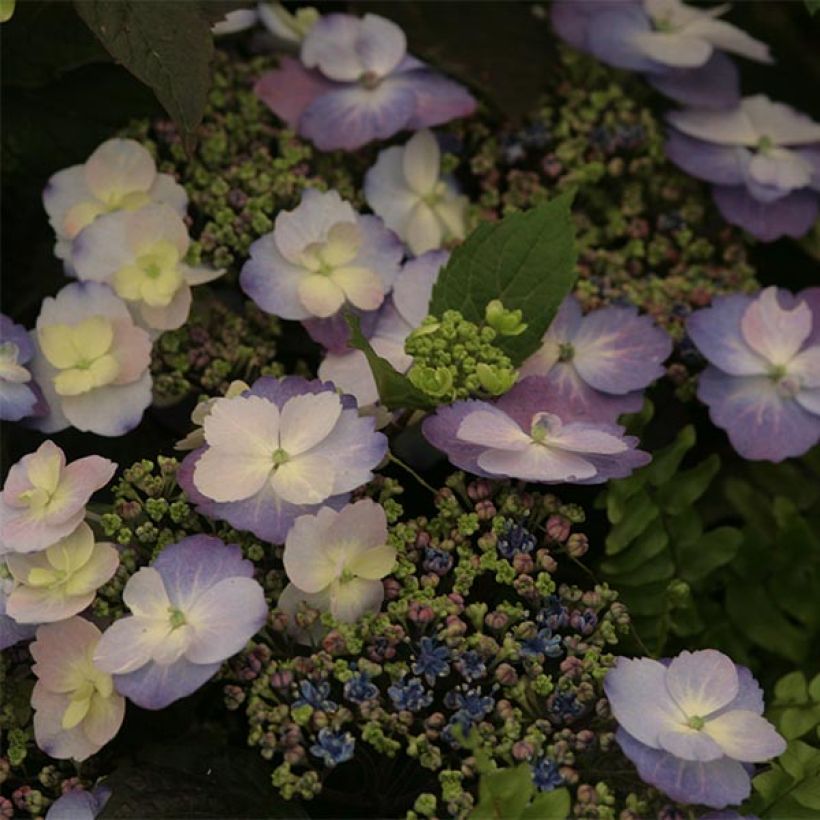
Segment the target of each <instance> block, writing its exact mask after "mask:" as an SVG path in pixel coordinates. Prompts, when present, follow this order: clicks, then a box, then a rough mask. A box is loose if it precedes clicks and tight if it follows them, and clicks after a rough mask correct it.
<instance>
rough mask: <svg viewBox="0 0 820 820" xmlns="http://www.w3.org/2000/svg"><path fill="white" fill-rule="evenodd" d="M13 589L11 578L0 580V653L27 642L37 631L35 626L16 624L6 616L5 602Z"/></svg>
mask: <svg viewBox="0 0 820 820" xmlns="http://www.w3.org/2000/svg"><path fill="white" fill-rule="evenodd" d="M13 588H14V581H12V580H11V578H0V652H2V651H3V650H4V649H8V648H9V647H10V646H14V644H16V643H18V642H19V641H27V640H28V639H29V638H33V637H34V633H35V632H36V631H37V626H36V625H35V624H18V623H17V621H15V620H14V618H12V617H11V616H10V615H7V614H6V601H8V597H9V595H10V594H11V591H12V589H13Z"/></svg>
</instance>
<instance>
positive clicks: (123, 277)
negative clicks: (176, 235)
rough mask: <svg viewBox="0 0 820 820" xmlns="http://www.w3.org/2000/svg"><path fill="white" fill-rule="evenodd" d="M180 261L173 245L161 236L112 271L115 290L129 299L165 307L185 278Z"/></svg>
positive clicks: (122, 296)
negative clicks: (130, 260)
mask: <svg viewBox="0 0 820 820" xmlns="http://www.w3.org/2000/svg"><path fill="white" fill-rule="evenodd" d="M179 262H180V259H179V251H178V250H177V248H176V246H175V245H172V244H171V243H170V242H167V241H166V240H164V239H163V240H160V241H159V242H155V243H154V244H153V245H151V246H150V248H148V249H145V250H144V251H143V252H142V253H141V254H140V255H139V256H138V257H137V258H136V260H135V261H134V262H132V263H131V264H129V265H125V266H124V267H122V268H120V269H119V270H118V271H117V272H116V273H115V274H114V281H113V284H114V290H115V291H116V292H117V295H118V296H120V297H121V298H122V299H127V300H128V301H130V302H145V303H146V304H148V305H151V306H152V307H166V306H167V305H168V304H169V303H170V302H171V300H172V299H173V298H174V296H175V295H176V293H177V291H178V290H179V288H180V286H181V285H182V284H183V281H184V280H183V276H182V273H181V272H180V267H179Z"/></svg>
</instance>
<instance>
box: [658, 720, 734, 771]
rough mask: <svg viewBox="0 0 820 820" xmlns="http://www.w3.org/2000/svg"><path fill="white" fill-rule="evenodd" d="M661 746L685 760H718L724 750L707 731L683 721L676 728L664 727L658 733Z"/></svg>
mask: <svg viewBox="0 0 820 820" xmlns="http://www.w3.org/2000/svg"><path fill="white" fill-rule="evenodd" d="M658 743H659V744H660V747H661V748H662V749H663V750H664V751H667V752H669V753H670V754H673V755H675V757H680V758H682V759H683V760H700V761H702V762H706V761H709V760H718V759H719V758H721V757H723V750H722V749H721V748H720V746H718V744H717V743H715V741H714V740H712V738H711V737H709V735H707V734H706V733H705V732H699V731H696V730H695V729H690V728H689V727H688V726H687V725H686V724H685V723H681V724H680V725H679V726H677V727H676V728H674V729H664V730H663V731H661V732H660V734H659V735H658Z"/></svg>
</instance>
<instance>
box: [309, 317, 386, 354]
mask: <svg viewBox="0 0 820 820" xmlns="http://www.w3.org/2000/svg"><path fill="white" fill-rule="evenodd" d="M350 310H351V312H352V313H354V314H355V315H356V316H358V317H359V323H360V326H361V330H362V333H363V334H364V335H365V337H367V338H370V336H371V335H372V333H373V331H374V329H375V327H376V323H377V322H378V320H379V315H380V312H379V311H378V310H367V311H364V310H358V309H357V308H352V309H350ZM302 327H304V329H305V330H306V331H307V332H308V334H309V336H310V338H311V339H313V341H314V342H317V343H318V344H320V345H322V347H324V348H326V349H327V350H329V351H330V352H331V353H345V352H347V350H348V342H349V340H350V328H349V327H348V324H347V320H346V319H345V317H344V313H343V312H339V313H337V314H336V315H335V316H330V317H328V318H327V319H306V320H305V321H304V322H302Z"/></svg>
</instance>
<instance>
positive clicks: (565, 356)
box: [558, 342, 575, 362]
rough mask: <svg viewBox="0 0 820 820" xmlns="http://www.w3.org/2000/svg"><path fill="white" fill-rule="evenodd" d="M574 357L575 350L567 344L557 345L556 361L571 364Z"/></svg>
mask: <svg viewBox="0 0 820 820" xmlns="http://www.w3.org/2000/svg"><path fill="white" fill-rule="evenodd" d="M574 355H575V348H574V347H573V346H572V345H571V344H570V343H569V342H561V344H560V345H558V361H559V362H571V361H572V357H573V356H574Z"/></svg>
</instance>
